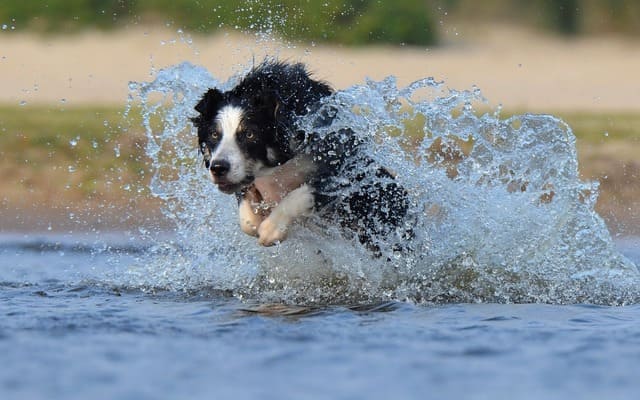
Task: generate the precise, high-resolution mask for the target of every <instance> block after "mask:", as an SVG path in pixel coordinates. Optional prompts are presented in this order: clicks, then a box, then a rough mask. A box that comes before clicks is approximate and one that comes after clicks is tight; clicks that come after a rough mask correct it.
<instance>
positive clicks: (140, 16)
mask: <svg viewBox="0 0 640 400" xmlns="http://www.w3.org/2000/svg"><path fill="white" fill-rule="evenodd" d="M433 17H434V11H433V9H432V8H430V7H428V5H427V3H426V2H424V1H414V0H394V1H393V2H386V1H370V0H348V1H339V0H324V1H315V0H306V1H304V0H302V1H301V0H280V1H277V0H249V1H237V0H236V1H233V0H232V1H229V0H199V1H192V0H136V1H133V0H132V1H126V0H49V1H47V2H46V4H44V5H42V6H40V7H35V6H34V5H33V4H32V3H29V2H25V1H15V0H4V1H3V4H2V7H1V8H0V24H2V23H4V24H9V23H10V24H11V26H15V27H17V28H18V29H23V28H26V29H34V30H40V31H54V32H59V31H74V30H79V29H83V28H87V27H99V28H105V29H106V28H116V27H121V26H125V25H131V24H145V23H157V22H163V23H165V24H166V25H167V26H171V27H174V28H181V29H188V30H190V31H192V32H196V33H209V32H213V31H216V30H218V29H240V30H249V31H261V32H266V33H276V34H280V35H283V36H285V37H288V38H292V39H295V40H311V41H318V42H333V43H344V44H352V45H357V44H366V43H371V42H386V43H394V44H399V43H406V44H421V45H431V44H434V43H435V41H436V35H435V31H436V30H435V25H434V22H433ZM3 21H6V22H3Z"/></svg>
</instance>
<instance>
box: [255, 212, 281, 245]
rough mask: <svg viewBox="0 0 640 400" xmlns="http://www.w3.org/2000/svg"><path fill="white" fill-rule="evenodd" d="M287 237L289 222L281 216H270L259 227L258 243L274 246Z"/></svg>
mask: <svg viewBox="0 0 640 400" xmlns="http://www.w3.org/2000/svg"><path fill="white" fill-rule="evenodd" d="M286 237H287V223H286V222H285V221H282V220H280V219H279V218H273V216H271V217H268V218H267V219H265V220H264V221H262V223H261V224H260V226H259V227H258V243H259V244H260V245H262V246H273V245H274V244H276V243H278V242H281V241H283V240H284V239H286Z"/></svg>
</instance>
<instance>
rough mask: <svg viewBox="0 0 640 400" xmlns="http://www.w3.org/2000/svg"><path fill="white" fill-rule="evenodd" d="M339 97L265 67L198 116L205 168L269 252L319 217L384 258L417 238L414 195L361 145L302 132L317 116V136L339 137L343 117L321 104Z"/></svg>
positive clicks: (293, 71)
mask: <svg viewBox="0 0 640 400" xmlns="http://www.w3.org/2000/svg"><path fill="white" fill-rule="evenodd" d="M332 92H333V91H332V89H331V88H330V87H329V86H328V85H327V84H326V83H324V82H321V81H317V80H314V79H312V78H311V76H310V74H309V72H308V71H307V69H306V68H305V66H304V65H303V64H299V63H298V64H288V63H283V62H278V61H264V62H263V63H262V64H260V65H259V66H257V67H254V68H253V69H252V70H251V71H250V72H249V73H248V74H247V75H246V76H244V78H242V79H241V80H240V82H239V83H238V84H237V85H236V86H235V87H234V88H233V89H231V90H229V91H226V92H222V91H220V90H218V89H215V88H214V89H209V90H208V91H207V92H206V93H205V94H204V96H203V97H202V99H201V100H200V102H199V103H198V104H197V105H196V106H195V109H196V111H197V112H198V113H199V115H198V116H197V117H195V118H193V119H192V122H193V124H194V126H195V127H196V128H197V131H198V144H199V148H200V151H201V152H202V155H203V157H204V165H205V167H206V168H207V169H208V170H209V172H210V175H211V178H212V180H213V183H214V184H216V185H217V187H218V189H219V190H220V191H222V192H223V193H228V194H235V195H236V197H237V199H238V203H239V217H240V228H241V229H242V231H243V232H245V233H247V234H249V235H253V236H256V237H257V238H258V242H259V243H260V244H261V245H263V246H270V245H273V244H276V243H278V242H280V241H282V240H284V239H285V238H286V236H287V231H288V228H289V227H290V225H291V223H292V222H293V221H295V220H296V219H298V218H300V217H303V216H308V215H310V214H311V213H313V212H316V213H319V214H320V215H322V216H323V218H325V219H327V220H330V221H337V222H338V223H339V224H340V226H341V227H342V228H343V229H342V231H343V232H345V233H347V234H348V237H349V236H350V237H354V235H355V237H357V238H358V239H359V241H360V242H361V243H363V244H365V245H366V246H367V247H369V248H370V249H372V250H373V251H375V252H379V249H380V247H379V244H381V243H382V241H384V240H387V239H388V238H389V236H390V235H396V239H401V240H402V239H405V238H407V235H409V234H410V232H409V231H410V230H409V229H407V228H406V227H405V226H404V225H405V224H404V219H405V215H406V213H407V209H408V196H407V193H406V191H405V190H404V189H403V188H402V187H400V186H399V185H398V184H397V183H395V182H394V176H393V175H392V174H391V173H390V172H389V171H387V170H386V169H385V168H383V167H382V166H379V165H376V163H375V162H374V161H373V160H371V159H370V158H368V157H367V155H366V154H364V153H365V152H364V151H362V148H363V143H364V140H363V139H362V138H359V137H358V136H357V135H356V134H355V132H353V131H351V130H350V129H339V130H337V131H335V132H332V133H330V134H324V135H320V134H318V133H315V132H305V131H302V130H300V129H299V128H298V120H299V119H300V118H301V117H302V116H304V115H307V114H309V113H316V114H317V115H318V116H317V120H316V121H315V122H314V123H315V124H316V126H318V127H320V126H322V127H325V128H326V127H330V125H331V123H332V121H333V120H334V119H335V113H336V112H337V110H336V109H335V108H333V109H331V110H330V111H331V112H328V110H326V108H327V106H325V107H322V104H321V100H322V99H323V98H324V97H327V96H330V95H331V94H332ZM314 115H315V114H314Z"/></svg>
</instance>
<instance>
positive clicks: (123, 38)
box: [0, 26, 640, 113]
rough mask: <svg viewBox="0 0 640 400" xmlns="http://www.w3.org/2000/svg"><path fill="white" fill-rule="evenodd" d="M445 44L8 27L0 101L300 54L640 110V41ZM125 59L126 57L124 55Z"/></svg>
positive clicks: (76, 96) (534, 101)
mask: <svg viewBox="0 0 640 400" xmlns="http://www.w3.org/2000/svg"><path fill="white" fill-rule="evenodd" d="M444 42H445V43H446V44H445V45H443V46H440V47H433V48H418V47H392V46H375V47H373V46H372V47H359V48H349V47H344V46H326V45H314V44H302V43H298V44H285V43H283V42H281V41H278V40H276V39H272V38H258V37H256V36H255V35H248V34H247V35H242V34H239V33H220V34H216V35H213V36H190V35H189V34H186V33H182V32H180V31H178V32H175V31H170V30H168V29H165V28H159V29H158V28H153V27H146V28H144V27H135V28H128V29H127V28H125V29H121V30H117V31H113V32H99V31H87V32H83V33H77V34H73V35H66V36H65V35H56V36H42V35H37V34H29V33H15V32H12V33H2V32H0V49H2V50H1V51H0V53H1V54H0V74H2V75H3V76H10V77H12V79H10V80H6V81H5V82H3V85H4V87H3V91H2V92H1V93H0V104H2V103H7V104H12V105H18V104H20V103H22V102H25V104H27V105H28V104H43V103H51V104H65V105H81V104H111V105H119V104H124V103H126V101H127V95H128V83H129V82H130V81H138V82H142V81H150V80H152V79H153V78H154V77H155V73H156V71H158V70H159V69H161V68H164V67H167V66H171V65H176V64H178V63H180V62H184V61H188V62H191V63H193V64H197V65H202V66H204V67H206V68H207V69H208V70H209V71H210V72H211V73H212V74H213V75H215V76H216V77H217V78H219V79H221V80H223V81H224V80H226V79H227V78H228V77H229V76H231V75H233V74H234V73H236V72H238V71H242V70H244V69H245V68H246V66H247V65H250V64H251V62H252V60H258V61H259V60H262V59H263V58H264V57H265V56H276V57H278V58H281V59H286V60H292V61H302V62H305V63H307V64H308V65H309V66H310V69H311V70H312V71H314V72H315V74H316V76H317V77H318V78H319V79H323V80H326V81H327V82H329V83H331V84H332V85H333V86H334V87H335V88H337V89H341V88H345V87H348V86H351V85H353V84H359V83H363V82H364V81H365V78H366V77H369V78H371V79H374V80H381V79H383V78H385V77H387V76H389V75H394V76H396V77H397V80H398V84H399V85H401V86H404V85H407V84H409V83H410V82H412V81H415V80H418V79H422V78H425V77H434V78H435V79H436V80H437V81H444V82H445V86H447V87H449V88H452V89H455V90H471V89H473V88H474V86H475V87H478V88H479V89H480V90H481V91H482V93H483V94H484V96H485V97H486V98H487V99H488V101H489V105H491V106H492V107H496V106H498V105H503V106H504V107H505V108H507V109H520V110H527V111H532V112H541V113H545V112H550V111H553V112H557V111H590V112H592V111H613V110H615V111H621V112H624V111H631V112H637V111H640V81H637V80H635V81H634V80H631V79H628V78H631V77H633V76H635V74H636V72H635V71H639V70H640V41H633V40H630V39H626V38H622V37H585V38H577V39H571V40H569V39H562V38H558V37H554V36H549V35H543V34H540V33H536V32H532V31H527V30H525V29H518V28H514V27H510V26H492V27H490V28H489V27H479V28H475V29H473V30H466V29H464V28H462V27H461V28H460V29H459V30H457V31H456V32H455V34H451V33H449V34H447V35H445V37H444ZM123 60H126V61H125V62H124V63H123Z"/></svg>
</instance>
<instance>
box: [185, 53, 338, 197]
mask: <svg viewBox="0 0 640 400" xmlns="http://www.w3.org/2000/svg"><path fill="white" fill-rule="evenodd" d="M330 94H331V88H330V87H329V86H328V85H327V84H325V83H323V82H320V81H315V80H313V79H311V78H310V76H309V73H308V72H307V70H306V68H305V67H304V65H302V64H286V63H280V62H274V61H269V60H267V61H265V62H264V63H262V64H260V65H259V66H258V67H256V68H254V69H253V70H251V71H250V72H249V73H248V74H247V75H246V76H245V77H244V78H243V79H242V80H241V81H240V83H238V85H237V86H235V87H234V88H233V89H231V90H230V91H227V92H224V93H223V92H221V91H220V90H218V89H210V90H209V91H208V92H207V93H205V94H204V96H203V97H202V99H201V100H200V102H199V103H198V104H197V105H196V107H195V109H196V111H198V112H199V113H200V115H199V116H197V117H196V118H193V119H192V121H193V123H194V125H195V126H196V128H197V129H198V143H199V146H200V151H202V154H203V155H204V162H205V166H206V167H207V168H208V169H209V170H210V172H211V177H212V178H213V181H214V183H215V184H216V185H218V188H219V189H220V190H221V191H223V192H225V193H234V192H238V191H240V190H241V189H243V188H245V187H246V186H248V185H249V184H251V183H252V182H253V180H254V179H255V178H256V177H259V176H261V175H264V174H268V171H269V170H270V169H271V168H273V167H277V166H278V165H281V164H283V163H285V162H287V161H288V160H290V159H291V158H292V157H293V156H294V152H295V151H296V149H297V148H298V147H299V145H300V144H301V143H302V142H303V140H304V139H305V134H304V133H303V132H300V131H296V122H295V121H296V118H297V117H298V116H301V115H305V114H306V113H308V112H309V110H310V109H311V108H312V107H313V105H314V104H315V103H317V102H318V101H319V100H320V98H322V97H324V96H328V95H330Z"/></svg>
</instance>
